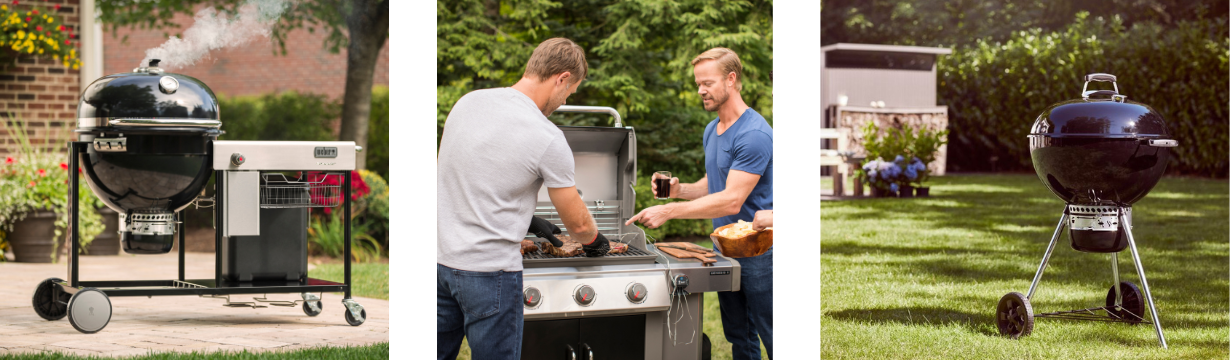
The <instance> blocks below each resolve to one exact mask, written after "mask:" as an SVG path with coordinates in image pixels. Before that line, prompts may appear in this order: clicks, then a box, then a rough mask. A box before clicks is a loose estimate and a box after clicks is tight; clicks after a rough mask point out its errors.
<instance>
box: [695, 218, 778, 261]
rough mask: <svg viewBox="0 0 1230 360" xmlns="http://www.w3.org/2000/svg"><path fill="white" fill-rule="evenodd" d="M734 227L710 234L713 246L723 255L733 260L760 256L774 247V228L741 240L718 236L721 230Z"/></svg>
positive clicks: (716, 230) (715, 230)
mask: <svg viewBox="0 0 1230 360" xmlns="http://www.w3.org/2000/svg"><path fill="white" fill-rule="evenodd" d="M734 225H735V224H729V225H726V226H723V227H720V228H717V229H714V230H713V233H712V234H709V238H710V239H713V246H716V247H717V248H718V251H721V252H722V255H725V256H728V257H732V258H746V257H753V256H760V255H764V253H765V252H768V251H769V248H771V247H773V228H768V229H764V230H762V231H758V232H753V233H751V234H747V235H745V236H743V237H740V238H727V237H723V236H720V235H718V233H719V232H720V231H721V230H723V229H726V228H728V227H731V226H734Z"/></svg>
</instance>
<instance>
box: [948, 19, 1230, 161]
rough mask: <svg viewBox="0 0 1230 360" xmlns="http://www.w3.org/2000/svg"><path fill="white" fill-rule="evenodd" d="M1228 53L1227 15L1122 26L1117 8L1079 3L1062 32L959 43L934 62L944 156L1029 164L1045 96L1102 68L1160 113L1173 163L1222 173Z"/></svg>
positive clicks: (1229, 136)
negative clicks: (1102, 9)
mask: <svg viewBox="0 0 1230 360" xmlns="http://www.w3.org/2000/svg"><path fill="white" fill-rule="evenodd" d="M1228 59H1230V33H1228V31H1227V19H1226V18H1225V17H1221V18H1218V19H1214V20H1200V21H1182V22H1179V23H1178V24H1177V25H1174V26H1171V27H1166V28H1164V27H1162V26H1160V25H1157V24H1154V23H1151V22H1145V23H1137V24H1135V25H1133V26H1132V27H1130V28H1127V27H1125V26H1123V21H1122V20H1121V19H1120V18H1118V17H1111V18H1101V17H1099V18H1090V17H1089V15H1088V13H1084V12H1082V13H1079V14H1077V15H1076V18H1075V21H1074V22H1073V23H1072V24H1070V25H1069V26H1068V27H1067V28H1066V29H1064V30H1062V31H1055V32H1043V31H1042V30H1040V29H1033V30H1026V31H1020V32H1016V33H1014V34H1013V35H1012V36H1011V38H1010V39H1008V40H1007V41H1006V42H991V41H978V42H977V43H976V44H975V45H972V46H965V47H959V48H957V49H955V50H954V51H953V53H952V54H951V55H947V56H942V57H941V59H940V63H939V65H938V68H939V98H940V102H941V103H943V104H944V105H948V108H949V117H950V118H949V129H950V130H951V134H950V135H949V141H950V143H949V145H948V146H949V150H948V154H949V160H948V165H949V166H950V168H951V169H952V170H954V171H987V170H992V167H994V168H995V170H1028V169H1031V163H1030V157H1029V142H1028V140H1027V135H1028V133H1029V129H1030V125H1032V123H1033V122H1034V120H1035V119H1036V118H1037V117H1038V115H1039V114H1041V113H1042V111H1043V110H1045V109H1046V108H1047V107H1048V106H1050V105H1051V104H1054V103H1057V102H1060V101H1063V100H1068V99H1074V98H1078V97H1079V96H1080V92H1081V86H1082V85H1083V82H1084V80H1083V77H1084V75H1085V74H1088V73H1095V72H1102V73H1110V74H1114V75H1116V76H1117V77H1118V86H1119V91H1120V92H1121V93H1122V94H1124V95H1127V97H1128V99H1129V100H1133V101H1137V102H1142V103H1145V104H1148V105H1150V106H1152V107H1153V109H1155V110H1157V111H1158V112H1160V113H1161V115H1162V116H1163V117H1164V118H1165V119H1166V122H1167V125H1168V126H1169V128H1170V132H1171V134H1172V135H1173V136H1174V137H1175V139H1177V140H1178V141H1179V144H1180V146H1179V147H1177V148H1175V149H1174V159H1173V160H1172V161H1171V163H1170V168H1171V171H1172V172H1179V173H1186V174H1195V175H1204V176H1218V177H1224V176H1226V173H1227V153H1230V149H1228V147H1227V146H1228V145H1230V131H1228V128H1227V119H1228V118H1230V112H1228V110H1227V104H1228V103H1230V96H1228V94H1230V89H1228V88H1227V84H1228V83H1230V80H1228V78H1227V77H1228V75H1227V68H1228V64H1230V61H1228ZM1090 86H1091V88H1093V86H1095V85H1092V84H1091V85H1090ZM1100 86H1106V87H1107V88H1109V85H1100ZM1099 88H1100V87H1099ZM993 157H994V158H997V159H998V162H997V163H996V164H994V165H993V164H992V163H991V161H992V160H991V159H992V158H993Z"/></svg>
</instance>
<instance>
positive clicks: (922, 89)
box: [820, 67, 936, 108]
mask: <svg viewBox="0 0 1230 360" xmlns="http://www.w3.org/2000/svg"><path fill="white" fill-rule="evenodd" d="M821 75H822V78H821V81H820V82H821V83H822V84H823V86H822V88H821V89H820V92H821V96H823V97H824V102H823V103H824V108H828V107H829V106H830V105H837V104H838V103H837V96H839V95H842V94H844V95H846V96H848V97H849V100H848V102H847V105H848V106H868V105H869V103H870V102H872V101H883V102H884V106H885V107H887V108H919V107H933V106H935V105H936V80H935V78H936V77H935V70H934V67H933V70H932V71H920V70H896V69H850V68H824V69H823V70H822V71H821Z"/></svg>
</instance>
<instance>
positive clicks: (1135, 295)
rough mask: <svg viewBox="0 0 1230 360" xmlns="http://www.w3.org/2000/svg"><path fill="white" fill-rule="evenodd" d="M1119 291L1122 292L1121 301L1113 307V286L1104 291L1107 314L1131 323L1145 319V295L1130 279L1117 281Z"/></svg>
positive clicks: (1137, 322)
mask: <svg viewBox="0 0 1230 360" xmlns="http://www.w3.org/2000/svg"><path fill="white" fill-rule="evenodd" d="M1119 291H1121V292H1123V303H1122V304H1121V305H1119V308H1118V309H1115V287H1114V286H1111V287H1110V290H1109V291H1107V292H1106V309H1107V310H1106V312H1107V316H1110V317H1112V318H1116V319H1123V320H1126V321H1128V322H1129V323H1131V324H1139V323H1141V322H1142V321H1144V320H1145V296H1144V294H1143V293H1141V292H1140V288H1137V287H1136V284H1133V283H1131V282H1130V281H1124V282H1120V283H1119Z"/></svg>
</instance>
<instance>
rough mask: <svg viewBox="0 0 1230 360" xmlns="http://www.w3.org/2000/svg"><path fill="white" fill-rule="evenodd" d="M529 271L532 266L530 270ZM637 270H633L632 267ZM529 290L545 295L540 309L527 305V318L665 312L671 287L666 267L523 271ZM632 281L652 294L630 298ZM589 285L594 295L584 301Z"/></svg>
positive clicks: (668, 305)
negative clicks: (639, 299) (583, 293)
mask: <svg viewBox="0 0 1230 360" xmlns="http://www.w3.org/2000/svg"><path fill="white" fill-rule="evenodd" d="M527 270H528V269H527ZM628 270H633V269H628ZM522 281H523V284H524V285H523V286H524V288H525V289H529V288H535V289H538V291H539V292H540V293H541V294H542V295H541V296H542V301H541V303H539V304H538V306H537V307H536V308H528V307H527V308H525V309H524V311H525V318H526V319H527V320H529V319H543V318H570V317H580V316H586V315H599V314H607V315H609V314H628V313H646V312H653V311H663V310H666V309H667V308H669V307H670V298H669V296H667V294H668V287H667V282H666V276H665V275H664V272H663V270H661V269H657V268H652V267H650V268H643V269H637V270H635V271H627V272H617V273H613V272H601V273H598V272H573V273H546V274H540V273H534V272H529V271H527V272H525V273H524V274H523V280H522ZM631 284H642V285H644V286H645V287H646V288H648V289H650V293H649V294H648V295H647V296H646V297H645V300H644V301H643V302H641V303H634V302H631V301H628V299H627V298H626V297H625V296H624V294H623V293H624V290H625V289H627V288H628V286H629V285H631ZM584 287H589V288H590V289H592V290H593V294H594V295H593V296H592V297H589V298H587V299H586V300H585V301H592V302H590V303H589V304H584V301H581V298H580V296H581V295H580V293H579V291H581V289H582V288H584Z"/></svg>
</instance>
